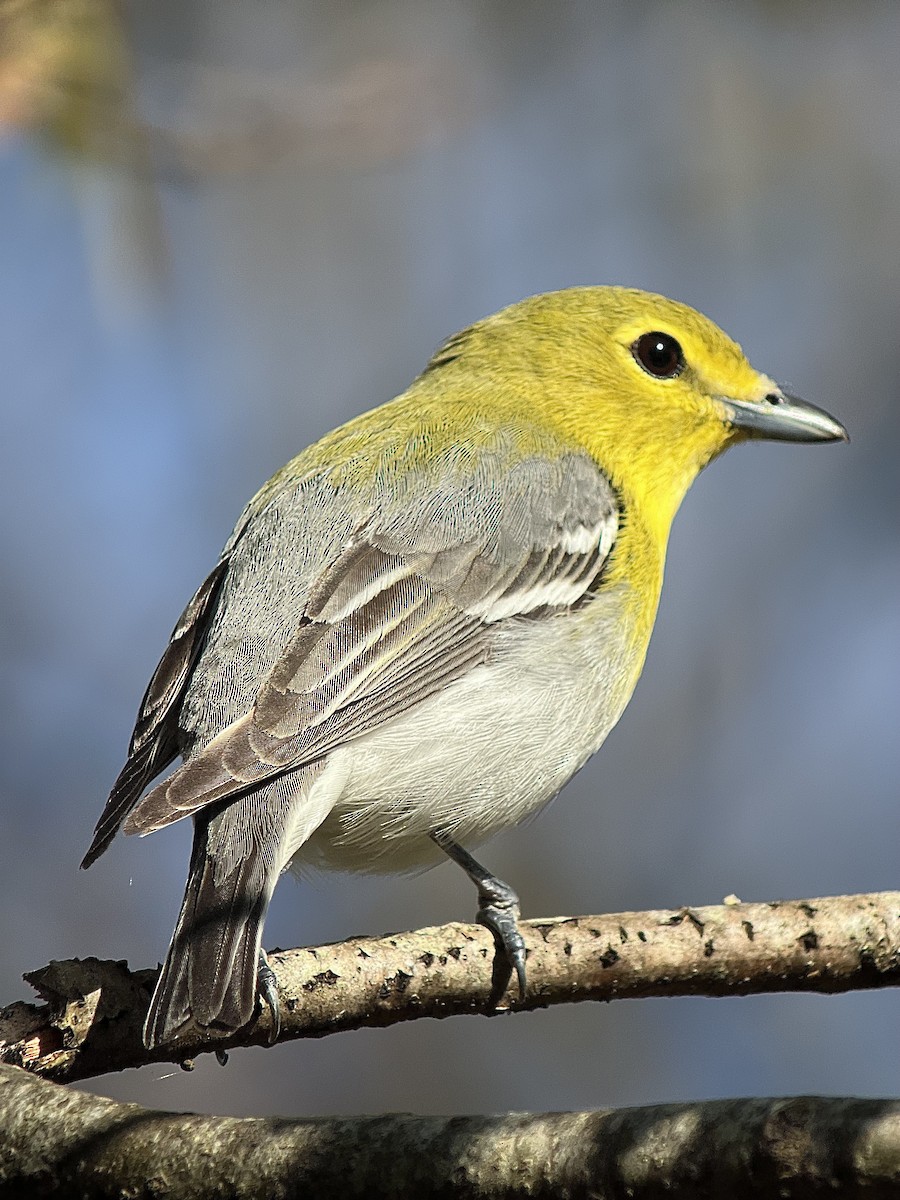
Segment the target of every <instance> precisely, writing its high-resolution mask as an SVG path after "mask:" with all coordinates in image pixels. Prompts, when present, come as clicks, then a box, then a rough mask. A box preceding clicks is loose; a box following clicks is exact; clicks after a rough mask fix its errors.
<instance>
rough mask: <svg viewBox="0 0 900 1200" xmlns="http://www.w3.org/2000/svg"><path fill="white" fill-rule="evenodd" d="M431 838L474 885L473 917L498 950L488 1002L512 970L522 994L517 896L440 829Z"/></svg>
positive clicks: (498, 993) (522, 958)
mask: <svg viewBox="0 0 900 1200" xmlns="http://www.w3.org/2000/svg"><path fill="white" fill-rule="evenodd" d="M431 836H432V838H433V839H434V841H435V842H436V843H437V844H438V845H439V846H440V848H441V849H442V850H443V851H444V853H445V854H447V855H449V857H450V858H452V859H453V861H454V862H455V863H458V864H459V865H460V866H461V867H462V869H463V870H464V871H465V873H466V874H467V875H468V877H469V878H470V879H471V880H472V882H473V883H474V884H475V886H476V887H477V888H478V912H477V913H476V914H475V919H476V921H478V923H479V924H480V925H485V926H487V928H488V929H489V930H490V931H491V933H492V934H493V935H494V938H495V940H496V942H497V948H498V950H500V951H501V952H502V953H501V954H498V956H497V958H495V959H494V980H493V992H492V995H491V1001H492V1003H494V1004H496V1003H497V1001H498V1000H499V999H500V997H501V996H502V995H503V993H504V992H505V991H506V987H507V984H508V983H509V981H510V978H511V976H512V973H513V971H515V973H516V979H517V980H518V983H519V998H520V999H522V1000H524V998H525V942H524V940H523V939H522V935H521V933H520V932H519V897H518V896H517V895H516V893H515V892H514V891H513V889H512V888H511V887H510V886H509V884H508V883H504V882H503V880H502V879H498V878H497V877H496V875H492V874H491V873H490V871H487V870H485V868H484V867H483V866H482V865H481V863H479V862H476V860H475V859H474V858H473V857H472V855H471V854H470V853H469V852H468V850H464V849H463V848H462V846H460V845H459V844H458V843H457V842H454V841H453V839H452V838H451V837H450V836H449V835H448V834H446V833H444V832H443V831H442V830H440V829H437V830H435V831H434V833H432V835H431Z"/></svg>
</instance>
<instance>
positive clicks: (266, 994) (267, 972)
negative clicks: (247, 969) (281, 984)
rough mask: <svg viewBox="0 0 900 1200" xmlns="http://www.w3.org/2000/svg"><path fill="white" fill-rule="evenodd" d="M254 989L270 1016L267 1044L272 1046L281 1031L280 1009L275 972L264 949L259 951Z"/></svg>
mask: <svg viewBox="0 0 900 1200" xmlns="http://www.w3.org/2000/svg"><path fill="white" fill-rule="evenodd" d="M256 990H257V992H258V993H259V998H260V999H261V1000H262V1001H263V1002H264V1003H265V1005H266V1007H267V1008H268V1010H269V1012H270V1013H271V1016H272V1029H271V1031H270V1033H269V1045H270V1046H274V1045H275V1043H276V1042H277V1041H278V1035H279V1034H280V1033H281V1009H280V1008H279V1005H278V980H277V978H276V977H275V972H274V971H273V970H272V968H271V967H270V966H269V960H268V958H266V952H265V950H262V949H261V950H260V952H259V966H258V967H257V970H256Z"/></svg>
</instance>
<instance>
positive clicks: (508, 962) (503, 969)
mask: <svg viewBox="0 0 900 1200" xmlns="http://www.w3.org/2000/svg"><path fill="white" fill-rule="evenodd" d="M475 919H476V920H477V921H478V923H479V925H484V926H485V927H486V928H488V929H489V930H490V931H491V933H492V934H493V935H494V939H495V941H496V942H497V949H498V951H499V952H500V953H499V954H498V956H497V959H496V960H495V963H494V980H493V988H492V994H491V1000H492V1003H494V1004H496V1003H497V1001H498V1000H499V999H500V997H501V996H502V995H503V993H504V992H505V991H506V988H507V985H508V984H509V981H510V979H511V978H512V974H513V971H515V973H516V980H517V982H518V984H519V999H520V1000H524V999H525V939H524V938H523V937H522V935H521V933H520V932H519V923H518V905H517V904H516V905H515V906H510V907H508V908H507V907H503V906H501V905H499V904H483V905H482V906H481V907H480V908H479V909H478V912H477V913H476V915H475Z"/></svg>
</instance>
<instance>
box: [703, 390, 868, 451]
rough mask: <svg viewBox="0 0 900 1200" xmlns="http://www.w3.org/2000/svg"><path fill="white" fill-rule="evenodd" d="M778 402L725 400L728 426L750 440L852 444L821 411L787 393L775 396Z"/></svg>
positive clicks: (833, 420)
mask: <svg viewBox="0 0 900 1200" xmlns="http://www.w3.org/2000/svg"><path fill="white" fill-rule="evenodd" d="M772 394H773V395H774V396H777V397H778V401H777V403H772V402H771V401H769V400H764V401H762V402H759V401H757V402H753V401H749V400H731V399H727V398H725V397H723V399H722V403H723V404H724V406H725V409H726V412H727V419H728V421H729V423H730V424H731V425H732V426H733V427H734V428H735V429H740V430H743V432H744V433H746V435H747V436H748V437H756V438H769V439H770V440H772V441H776V442H849V441H850V438H849V435H848V434H847V430H846V429H845V428H844V426H843V425H842V424H841V423H840V421H836V420H835V419H834V417H832V416H831V415H830V414H829V413H827V412H825V410H824V409H822V408H816V406H815V404H809V403H807V401H806V400H801V399H800V398H799V397H798V396H791V395H789V394H788V393H787V392H776V393H772Z"/></svg>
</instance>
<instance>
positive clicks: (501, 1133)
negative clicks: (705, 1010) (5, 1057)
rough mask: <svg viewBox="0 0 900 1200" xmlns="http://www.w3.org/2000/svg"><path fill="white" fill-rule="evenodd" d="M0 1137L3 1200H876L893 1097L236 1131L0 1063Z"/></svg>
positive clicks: (343, 1121)
mask: <svg viewBox="0 0 900 1200" xmlns="http://www.w3.org/2000/svg"><path fill="white" fill-rule="evenodd" d="M0 1128H3V1130H4V1143H3V1149H2V1153H0V1191H2V1194H3V1195H9V1196H12V1195H16V1196H26V1195H36V1194H38V1192H39V1193H40V1195H41V1196H44V1197H48V1198H52V1197H54V1196H59V1197H61V1196H72V1195H79V1196H82V1195H84V1196H86V1195H90V1196H93V1197H97V1198H98V1200H100V1198H102V1197H107V1196H109V1197H117V1198H118V1197H121V1196H130V1197H132V1198H133V1200H140V1198H141V1197H150V1196H153V1197H160V1196H163V1195H164V1196H166V1197H168V1198H169V1200H178V1198H179V1197H185V1198H188V1197H189V1198H190V1200H212V1198H213V1197H221V1196H225V1195H227V1196H231V1197H234V1198H235V1200H240V1198H241V1197H245V1196H246V1197H255V1196H274V1195H279V1196H316V1197H320V1198H322V1200H328V1197H332V1196H334V1197H341V1198H342V1200H354V1198H355V1197H365V1198H366V1200H369V1198H371V1197H377V1196H387V1195H390V1196H408V1197H415V1198H416V1200H429V1198H430V1197H440V1198H441V1200H476V1198H479V1200H487V1198H491V1200H499V1198H500V1197H503V1198H504V1200H518V1198H519V1197H522V1198H525V1197H528V1198H529V1200H533V1198H534V1197H535V1196H544V1197H552V1196H560V1197H561V1196H565V1197H567V1200H579V1198H581V1197H584V1198H585V1200H587V1197H592V1198H593V1200H597V1198H598V1197H602V1198H603V1200H615V1198H618V1197H622V1198H623V1200H624V1197H626V1196H627V1197H629V1198H630V1200H644V1198H646V1200H650V1197H658V1196H660V1195H662V1194H663V1193H664V1194H665V1195H666V1196H668V1197H670V1198H671V1200H678V1197H692V1198H696V1197H699V1196H728V1197H730V1198H731V1200H744V1198H745V1197H746V1198H748V1200H749V1198H750V1197H752V1198H753V1200H759V1198H760V1197H767V1196H773V1197H774V1196H778V1197H783V1198H793V1200H803V1198H804V1197H820V1196H822V1195H824V1194H828V1195H834V1196H840V1197H841V1200H854V1198H855V1197H857V1196H859V1197H862V1196H865V1197H867V1198H869V1200H871V1198H873V1197H876V1196H887V1195H891V1196H894V1195H896V1194H897V1189H898V1187H900V1101H896V1100H840V1099H833V1098H822V1097H800V1098H796V1099H753V1100H719V1101H706V1102H703V1103H690V1104H666V1105H656V1106H653V1107H649V1108H626V1109H621V1110H619V1111H613V1112H588V1113H552V1114H538V1115H529V1114H524V1113H513V1114H507V1115H503V1116H490V1117H486V1116H473V1117H416V1116H409V1115H394V1116H385V1117H353V1118H340V1119H337V1118H331V1119H326V1120H317V1121H310V1120H285V1119H282V1118H279V1119H269V1120H260V1119H251V1120H247V1119H243V1120H239V1119H235V1118H231V1117H202V1116H195V1115H193V1114H182V1113H164V1112H154V1111H152V1110H149V1109H143V1108H140V1107H139V1106H138V1105H135V1104H116V1103H114V1102H113V1101H111V1100H106V1099H104V1098H102V1097H97V1096H89V1095H86V1094H85V1093H83V1092H78V1091H72V1090H68V1089H64V1088H59V1087H56V1086H54V1085H52V1084H48V1083H46V1082H44V1081H42V1080H38V1079H34V1078H32V1077H31V1076H30V1075H29V1074H28V1073H27V1072H25V1071H18V1070H16V1069H15V1068H12V1067H2V1066H0Z"/></svg>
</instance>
